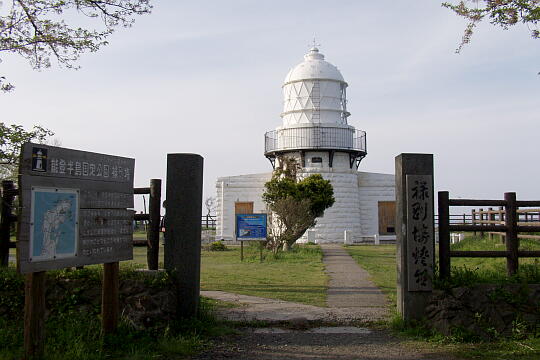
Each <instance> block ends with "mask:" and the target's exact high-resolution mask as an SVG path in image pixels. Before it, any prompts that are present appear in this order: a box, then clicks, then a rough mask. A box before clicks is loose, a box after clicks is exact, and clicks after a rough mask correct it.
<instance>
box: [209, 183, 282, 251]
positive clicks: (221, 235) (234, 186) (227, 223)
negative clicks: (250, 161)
mask: <svg viewBox="0 0 540 360" xmlns="http://www.w3.org/2000/svg"><path fill="white" fill-rule="evenodd" d="M271 177H272V173H265V174H250V175H238V176H227V177H220V178H218V180H217V182H216V190H217V210H216V218H217V221H216V240H220V239H224V240H234V230H235V223H234V222H235V212H234V203H235V202H239V201H240V202H244V201H246V202H247V201H253V212H254V213H265V212H266V204H265V203H264V202H263V201H262V194H263V191H264V183H266V182H267V181H269V180H270V178H271Z"/></svg>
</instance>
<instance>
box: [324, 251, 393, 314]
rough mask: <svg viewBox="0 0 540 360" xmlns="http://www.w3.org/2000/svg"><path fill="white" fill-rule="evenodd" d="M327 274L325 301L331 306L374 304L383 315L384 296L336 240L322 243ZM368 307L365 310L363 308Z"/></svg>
mask: <svg viewBox="0 0 540 360" xmlns="http://www.w3.org/2000/svg"><path fill="white" fill-rule="evenodd" d="M321 249H322V251H323V254H324V256H323V262H324V265H325V267H326V272H327V273H328V275H329V277H330V281H329V283H328V296H327V299H326V302H327V304H328V306H329V307H331V308H358V309H362V308H365V309H367V308H377V309H378V310H379V311H380V312H381V315H384V313H385V308H386V306H387V304H388V303H387V300H386V297H385V296H384V294H383V293H382V292H381V290H380V289H379V288H378V287H377V286H375V284H373V283H372V282H371V281H370V280H369V274H368V272H367V271H366V270H364V269H362V268H361V267H360V266H358V264H357V263H356V261H355V260H354V259H353V258H352V257H351V256H350V255H349V253H347V251H346V250H345V249H344V248H343V247H342V246H341V245H337V244H323V245H321ZM366 311H367V310H366Z"/></svg>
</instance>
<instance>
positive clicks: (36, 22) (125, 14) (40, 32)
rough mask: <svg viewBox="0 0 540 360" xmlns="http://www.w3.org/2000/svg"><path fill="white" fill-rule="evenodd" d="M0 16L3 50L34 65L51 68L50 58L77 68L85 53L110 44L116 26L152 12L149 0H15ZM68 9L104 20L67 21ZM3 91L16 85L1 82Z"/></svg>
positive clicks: (69, 11) (0, 41) (70, 12)
mask: <svg viewBox="0 0 540 360" xmlns="http://www.w3.org/2000/svg"><path fill="white" fill-rule="evenodd" d="M9 6H10V7H9V10H8V11H7V14H6V15H4V16H0V52H2V51H6V52H11V53H15V54H17V55H20V56H22V57H23V58H25V59H26V60H28V62H29V63H30V65H31V66H32V67H33V68H34V69H42V68H48V67H50V66H51V58H52V59H55V60H56V61H57V62H58V64H59V65H62V66H65V67H67V68H77V66H76V61H77V60H78V59H79V57H80V56H81V54H82V53H85V52H95V51H97V50H99V48H100V47H101V46H104V45H107V38H108V36H109V35H111V34H112V33H113V32H114V29H115V28H116V27H117V26H122V27H130V26H131V25H132V24H133V22H134V21H135V20H134V18H133V16H135V15H142V14H148V13H150V11H151V9H152V5H150V0H14V1H12V2H11V4H10V5H9ZM66 13H69V17H70V20H71V19H72V18H75V17H74V16H72V15H73V14H76V15H79V16H82V18H83V19H81V21H82V22H87V20H86V19H84V18H91V19H98V20H101V24H100V25H99V28H97V29H96V28H94V29H91V28H90V29H87V28H82V27H77V26H72V25H69V24H67V23H66V22H65V21H64V20H63V19H62V17H63V16H64V15H65V14H66ZM0 61H1V60H0ZM2 80H3V78H0V91H3V92H7V91H9V90H11V89H13V86H12V85H11V84H6V83H5V82H4V83H3V82H2Z"/></svg>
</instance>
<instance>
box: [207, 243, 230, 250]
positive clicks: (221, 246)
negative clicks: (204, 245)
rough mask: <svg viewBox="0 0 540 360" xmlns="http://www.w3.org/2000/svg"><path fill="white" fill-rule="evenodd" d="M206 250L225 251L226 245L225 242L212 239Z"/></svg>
mask: <svg viewBox="0 0 540 360" xmlns="http://www.w3.org/2000/svg"><path fill="white" fill-rule="evenodd" d="M208 250H210V251H226V250H227V246H225V244H224V243H223V242H222V241H214V242H213V243H211V244H210V246H209V247H208Z"/></svg>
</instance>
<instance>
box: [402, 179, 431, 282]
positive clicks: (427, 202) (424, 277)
mask: <svg viewBox="0 0 540 360" xmlns="http://www.w3.org/2000/svg"><path fill="white" fill-rule="evenodd" d="M407 239H408V243H407V250H406V251H407V266H408V268H409V271H408V273H409V277H408V283H409V286H408V289H409V291H431V290H432V286H433V284H432V280H433V256H434V233H433V180H432V176H431V175H407Z"/></svg>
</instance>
